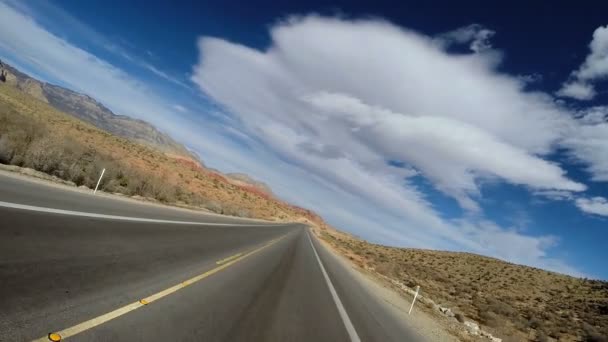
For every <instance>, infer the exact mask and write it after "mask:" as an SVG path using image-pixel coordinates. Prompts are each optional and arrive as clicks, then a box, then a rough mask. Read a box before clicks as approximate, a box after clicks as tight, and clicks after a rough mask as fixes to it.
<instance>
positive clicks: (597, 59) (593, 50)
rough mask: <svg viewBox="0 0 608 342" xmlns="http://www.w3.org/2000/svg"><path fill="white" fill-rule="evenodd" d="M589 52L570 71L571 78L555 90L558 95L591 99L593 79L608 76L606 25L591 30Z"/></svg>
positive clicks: (592, 95) (607, 34)
mask: <svg viewBox="0 0 608 342" xmlns="http://www.w3.org/2000/svg"><path fill="white" fill-rule="evenodd" d="M589 50H590V53H589V55H587V58H586V59H585V62H583V64H582V65H581V66H580V67H579V68H578V70H575V71H574V72H572V75H571V79H572V80H570V81H568V82H565V83H564V84H563V86H562V88H561V89H560V90H559V91H558V92H557V95H558V96H562V97H571V98H574V99H577V100H591V99H593V98H594V97H595V95H596V92H595V89H594V86H593V85H592V84H591V82H593V81H597V80H601V79H605V78H606V77H608V25H606V26H600V27H598V28H597V29H596V30H595V31H594V32H593V39H592V40H591V43H590V44H589Z"/></svg>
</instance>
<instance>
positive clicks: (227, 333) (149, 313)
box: [0, 174, 417, 342]
mask: <svg viewBox="0 0 608 342" xmlns="http://www.w3.org/2000/svg"><path fill="white" fill-rule="evenodd" d="M0 202H3V203H1V204H0V305H1V309H0V341H31V340H35V339H37V338H41V337H42V338H43V339H42V340H48V338H47V335H48V333H50V332H59V334H60V335H62V337H63V338H62V340H68V341H144V340H145V341H332V342H339V341H356V340H357V339H360V340H362V341H415V340H417V338H416V335H415V334H413V333H412V332H411V331H408V330H407V328H406V327H405V325H404V324H403V322H400V321H399V320H398V318H396V317H395V316H394V315H393V314H391V312H390V311H389V310H386V303H380V302H378V300H377V299H376V298H375V297H373V296H371V295H370V294H369V293H368V292H367V291H366V289H365V288H364V287H363V286H362V285H361V284H360V283H359V282H358V281H357V280H356V279H354V278H353V277H352V275H351V274H350V273H349V272H347V270H346V269H345V268H344V266H343V265H342V264H341V263H339V262H337V261H336V259H335V257H334V256H333V255H330V252H329V251H328V250H326V249H325V248H324V247H323V246H322V245H321V244H320V243H319V242H318V241H316V239H315V238H314V237H312V238H311V236H312V234H310V232H309V231H308V229H307V227H305V226H303V225H301V224H268V223H260V222H259V221H251V222H248V221H244V220H240V219H233V218H226V217H218V216H209V215H202V214H198V213H194V212H189V211H184V210H176V209H172V208H168V207H167V208H161V207H158V206H150V205H146V204H138V203H133V202H126V201H118V200H114V199H112V198H103V197H99V196H92V195H91V194H86V193H79V192H74V191H69V190H65V189H62V188H58V187H51V186H46V185H44V184H41V183H32V182H29V181H24V180H22V179H18V178H13V177H6V176H4V175H1V174H0ZM8 202H10V203H16V204H21V205H27V206H37V207H45V208H56V209H62V210H71V211H78V212H87V213H97V214H108V215H118V216H129V217H138V218H154V219H161V220H176V221H189V222H191V223H190V224H180V223H179V222H147V221H146V222H144V221H137V220H130V221H126V220H121V219H115V218H107V217H87V216H75V215H71V214H69V213H65V212H63V213H57V212H52V211H51V212H49V211H48V210H47V211H40V210H37V209H36V208H33V207H21V208H16V207H14V206H13V207H11V206H10V205H7V204H6V203H8ZM192 221H195V222H201V223H204V224H200V225H199V224H193V223H192ZM209 223H221V224H223V225H214V224H209ZM313 246H314V247H313ZM317 255H318V256H319V258H317ZM321 265H323V266H321ZM323 269H325V271H326V272H325V274H324V271H323ZM328 280H329V281H328ZM330 283H331V285H330ZM332 292H333V293H332ZM142 299H144V301H142V302H140V300H142ZM117 309H119V310H118V311H117ZM110 318H111V319H110ZM349 325H350V326H351V327H352V329H349Z"/></svg>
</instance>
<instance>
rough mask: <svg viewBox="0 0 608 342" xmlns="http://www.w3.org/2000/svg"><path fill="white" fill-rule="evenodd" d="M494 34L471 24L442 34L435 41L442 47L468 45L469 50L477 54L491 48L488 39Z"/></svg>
mask: <svg viewBox="0 0 608 342" xmlns="http://www.w3.org/2000/svg"><path fill="white" fill-rule="evenodd" d="M495 34H496V32H495V31H493V30H490V29H487V28H485V27H483V26H481V25H479V24H471V25H468V26H464V27H460V28H458V29H456V30H453V31H449V32H445V33H442V34H440V35H439V36H437V37H436V39H435V40H436V42H437V43H439V44H440V45H442V46H444V47H448V46H450V45H455V44H469V49H471V51H473V52H476V53H478V52H483V51H486V50H489V49H491V48H492V44H491V43H490V38H492V37H493V36H494V35H495Z"/></svg>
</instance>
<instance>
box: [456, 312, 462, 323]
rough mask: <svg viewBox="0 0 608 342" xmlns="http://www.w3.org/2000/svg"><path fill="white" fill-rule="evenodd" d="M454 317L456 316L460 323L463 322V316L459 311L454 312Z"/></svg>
mask: <svg viewBox="0 0 608 342" xmlns="http://www.w3.org/2000/svg"><path fill="white" fill-rule="evenodd" d="M454 318H456V320H457V321H458V322H460V323H464V316H463V315H462V314H461V313H456V314H455V315H454Z"/></svg>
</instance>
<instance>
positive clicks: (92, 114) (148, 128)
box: [3, 63, 200, 163]
mask: <svg viewBox="0 0 608 342" xmlns="http://www.w3.org/2000/svg"><path fill="white" fill-rule="evenodd" d="M3 66H4V70H6V71H7V75H6V82H7V83H9V84H12V85H14V86H16V87H17V88H19V89H20V90H21V91H23V92H25V93H28V94H29V95H31V96H33V97H35V98H37V99H38V100H40V101H43V102H46V103H48V104H50V105H51V106H53V107H55V108H56V109H58V110H60V111H62V112H65V113H67V114H70V115H72V116H74V117H76V118H78V119H80V120H83V121H85V122H88V123H90V124H92V125H94V126H95V127H97V128H99V129H102V130H105V131H107V132H109V133H112V134H114V135H117V136H120V137H123V138H127V139H130V140H133V141H135V142H138V143H140V144H143V145H148V146H150V147H153V148H155V149H157V150H159V151H162V152H165V153H169V154H174V155H178V156H182V157H186V158H190V159H193V160H195V161H197V162H199V163H200V160H199V158H198V156H196V155H195V154H194V153H192V152H190V151H189V150H188V149H187V148H186V147H185V146H184V145H182V144H180V143H178V142H177V141H175V140H174V139H173V138H171V137H170V136H169V135H167V134H165V133H163V132H161V131H159V130H158V129H157V128H156V127H154V126H153V125H151V124H150V123H148V122H146V121H143V120H138V119H133V118H131V117H128V116H124V115H117V114H115V113H114V112H112V111H111V110H110V109H108V108H107V107H105V106H104V105H103V104H101V103H99V102H98V101H97V100H95V99H94V98H92V97H90V96H88V95H85V94H81V93H78V92H75V91H72V90H69V89H66V88H63V87H60V86H57V85H53V84H50V83H46V82H42V81H39V80H37V79H35V78H33V77H30V76H28V75H26V74H25V73H23V72H21V71H19V70H17V69H16V68H14V67H12V66H10V65H8V64H6V63H3Z"/></svg>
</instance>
